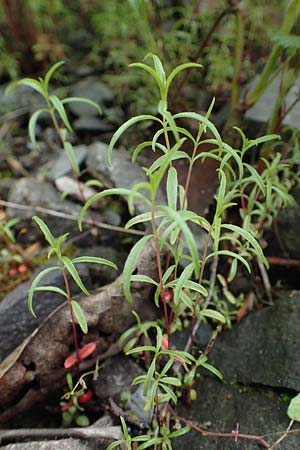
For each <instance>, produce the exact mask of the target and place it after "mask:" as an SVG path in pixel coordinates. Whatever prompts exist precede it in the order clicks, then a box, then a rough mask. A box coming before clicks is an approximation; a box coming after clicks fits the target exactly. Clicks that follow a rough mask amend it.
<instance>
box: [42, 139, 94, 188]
mask: <svg viewBox="0 0 300 450" xmlns="http://www.w3.org/2000/svg"><path fill="white" fill-rule="evenodd" d="M73 150H74V153H75V157H76V160H77V162H78V165H79V166H80V165H81V164H82V163H83V162H84V160H85V158H86V156H87V147H86V146H85V145H78V146H74V147H73ZM71 173H72V169H71V164H70V161H69V160H68V158H67V155H66V153H65V152H64V151H63V150H62V152H61V154H60V156H59V158H58V159H55V162H54V164H53V166H52V167H51V169H50V170H49V172H48V174H47V177H48V179H49V180H51V181H53V180H56V179H57V178H60V177H62V176H64V175H69V174H71Z"/></svg>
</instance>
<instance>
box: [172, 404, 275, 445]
mask: <svg viewBox="0 0 300 450" xmlns="http://www.w3.org/2000/svg"><path fill="white" fill-rule="evenodd" d="M168 408H169V410H170V411H171V413H172V414H173V415H174V416H175V417H176V419H178V420H179V421H180V422H183V423H185V424H186V425H189V426H190V427H191V428H193V429H194V430H196V431H198V432H199V433H201V434H202V435H203V436H215V437H223V438H226V437H228V438H233V439H235V440H237V439H238V438H241V439H247V440H251V441H257V442H258V443H259V444H261V445H262V446H263V447H265V448H270V444H268V442H267V441H265V439H264V438H263V437H262V436H256V435H252V434H244V433H240V432H239V431H238V430H234V431H232V432H231V433H221V432H217V431H207V430H206V429H205V428H202V427H200V426H199V425H197V424H195V423H194V422H192V421H191V420H187V419H185V418H184V417H181V416H179V415H178V414H177V413H176V411H174V409H173V408H172V407H171V406H170V405H168Z"/></svg>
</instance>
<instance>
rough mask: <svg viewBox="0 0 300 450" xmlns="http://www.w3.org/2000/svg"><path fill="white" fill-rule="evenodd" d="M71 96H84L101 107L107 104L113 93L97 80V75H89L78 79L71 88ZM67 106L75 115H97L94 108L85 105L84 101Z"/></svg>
mask: <svg viewBox="0 0 300 450" xmlns="http://www.w3.org/2000/svg"><path fill="white" fill-rule="evenodd" d="M71 96H72V97H84V98H87V99H90V100H93V102H95V103H97V104H98V105H99V106H100V107H101V108H102V107H103V106H105V105H107V104H109V103H110V102H111V101H112V100H113V93H112V91H111V90H110V88H109V87H108V86H107V85H106V84H104V83H103V82H102V81H99V79H98V78H97V77H89V78H86V79H85V80H81V81H79V82H78V83H77V84H75V85H74V86H73V87H72V89H71ZM68 108H69V109H70V110H71V111H72V113H73V114H75V115H76V116H78V117H80V116H91V117H93V116H98V114H99V113H98V111H97V109H96V108H94V107H92V106H90V105H87V104H86V103H81V102H78V103H77V102H76V103H75V102H74V103H69V104H68Z"/></svg>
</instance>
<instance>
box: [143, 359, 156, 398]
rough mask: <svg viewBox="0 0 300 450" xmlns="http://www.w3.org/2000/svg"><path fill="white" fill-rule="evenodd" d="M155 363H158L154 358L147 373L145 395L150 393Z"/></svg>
mask: <svg viewBox="0 0 300 450" xmlns="http://www.w3.org/2000/svg"><path fill="white" fill-rule="evenodd" d="M155 363H156V359H155V358H154V359H153V360H152V363H151V364H150V367H149V369H148V371H147V374H146V378H145V383H144V389H143V394H144V396H145V397H146V396H147V394H148V389H149V386H150V383H151V381H152V379H153V374H154V371H155Z"/></svg>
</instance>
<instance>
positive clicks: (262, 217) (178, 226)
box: [79, 54, 291, 449]
mask: <svg viewBox="0 0 300 450" xmlns="http://www.w3.org/2000/svg"><path fill="white" fill-rule="evenodd" d="M147 58H148V59H149V58H150V59H151V60H152V62H153V66H154V67H152V66H151V65H147V64H145V63H135V64H132V65H131V66H133V67H136V68H140V69H142V70H145V71H146V72H148V73H149V74H150V75H151V77H152V78H153V79H154V81H155V82H156V84H157V87H158V89H159V93H160V100H159V103H158V115H157V116H154V115H150V114H145V115H139V116H136V117H132V118H131V119H129V120H128V121H127V122H125V123H124V124H123V125H122V126H121V127H120V128H119V129H118V130H117V131H116V132H115V134H114V135H113V137H112V140H111V142H110V145H109V148H108V154H107V159H108V162H109V163H110V161H111V158H112V153H113V149H114V146H115V144H116V142H117V141H118V139H119V138H120V137H121V136H122V134H123V133H124V132H125V131H126V130H127V129H128V128H129V127H131V126H133V125H135V124H137V123H138V122H143V121H152V122H155V123H156V125H158V127H159V129H158V131H156V132H155V134H154V135H153V138H152V140H149V141H146V142H142V143H140V144H138V145H137V147H136V148H135V150H134V152H133V155H132V160H133V162H134V161H135V160H136V158H137V157H138V155H139V154H140V152H141V151H142V150H144V149H146V148H147V149H149V150H151V149H152V150H153V151H157V152H160V156H158V157H157V159H156V160H155V161H154V162H153V164H152V165H151V166H150V167H149V168H146V169H145V172H146V175H147V181H145V182H141V183H138V184H136V185H135V186H134V187H133V188H132V189H131V190H128V189H118V188H112V189H107V190H104V191H103V192H100V193H99V194H96V195H95V196H94V197H93V198H91V199H90V200H88V201H87V203H86V204H85V206H84V207H83V209H82V211H81V213H80V216H79V227H80V228H81V223H82V220H83V217H84V214H85V212H86V211H87V209H88V208H89V207H90V206H91V205H92V204H93V203H94V202H95V201H97V200H99V199H100V198H102V197H105V196H109V195H122V196H127V197H128V205H129V210H130V212H131V214H132V215H133V217H132V219H130V220H129V222H128V223H127V224H126V226H125V227H126V228H130V227H133V226H135V225H137V224H141V223H145V222H150V225H151V232H149V234H147V235H145V236H144V237H142V238H141V239H140V240H139V241H138V242H137V243H136V244H135V245H134V246H133V248H132V250H131V251H130V253H129V255H128V258H127V261H126V263H125V267H124V272H123V286H124V293H125V296H126V298H127V300H128V301H129V302H130V301H131V300H132V296H131V283H132V282H134V281H138V282H144V283H150V284H152V285H153V286H154V287H155V296H154V301H155V304H156V306H157V307H162V310H163V319H162V320H161V321H160V322H159V324H153V322H151V323H149V324H148V325H149V326H147V325H146V324H141V322H140V320H139V318H138V317H137V325H136V326H135V327H133V328H132V329H131V330H130V331H133V332H136V333H137V339H136V338H134V337H133V338H132V339H131V340H130V341H129V343H127V344H126V352H127V354H133V353H140V352H147V353H148V354H150V355H151V354H152V355H153V356H152V357H151V359H150V361H149V360H148V369H147V374H146V375H143V376H139V377H137V378H136V379H135V380H134V381H133V384H139V383H143V386H144V388H143V393H144V395H145V396H146V401H145V408H146V409H150V410H151V409H153V410H154V411H155V413H156V415H157V418H158V428H157V429H156V430H154V436H155V439H158V437H159V436H160V437H161V436H162V432H163V429H164V427H165V423H164V418H165V412H166V411H167V410H168V404H169V403H176V401H177V397H178V395H180V394H179V390H180V389H181V388H186V389H188V390H190V394H192V395H190V398H194V397H195V392H193V391H192V390H191V387H192V385H193V382H194V377H195V375H196V370H197V369H198V368H199V367H201V366H202V367H204V368H206V369H207V370H209V371H211V372H213V373H214V374H215V375H217V376H219V377H220V378H222V375H221V374H220V373H219V371H218V370H217V369H216V368H215V367H213V366H211V365H210V364H208V363H207V353H208V352H209V349H210V348H211V345H212V344H213V340H214V339H215V337H216V335H217V332H218V328H219V326H218V327H217V331H216V333H215V335H214V336H213V338H212V341H211V343H210V344H209V345H208V348H207V349H206V351H205V352H204V353H202V354H200V356H198V357H196V356H194V355H193V354H192V353H193V339H194V334H195V331H196V329H197V327H198V326H199V323H201V321H202V320H203V319H207V318H209V319H211V320H213V321H215V322H218V323H220V324H224V323H225V318H224V316H223V315H222V314H221V313H220V312H219V311H217V310H216V309H214V308H212V307H210V304H211V298H212V295H211V293H210V288H209V291H208V290H207V289H206V287H205V285H206V283H205V281H206V280H205V279H204V276H205V274H204V270H205V267H206V266H207V264H208V262H209V261H211V260H213V261H214V263H216V264H217V263H218V259H219V257H225V258H227V260H228V261H230V262H231V267H230V271H229V275H228V280H227V281H231V280H232V279H233V278H234V277H235V275H236V273H237V269H238V264H241V265H243V266H244V267H245V268H246V269H247V270H248V271H249V272H250V261H251V260H252V259H253V258H254V257H255V258H258V259H259V260H260V262H261V264H264V265H265V266H266V267H268V262H267V260H266V258H265V256H264V254H263V251H262V248H261V246H260V244H259V241H258V239H259V238H260V237H261V235H262V232H263V229H264V227H265V223H266V222H269V221H271V219H272V217H273V216H274V215H275V214H276V213H277V212H278V211H279V210H280V208H281V207H282V206H284V205H286V204H288V203H289V202H290V201H291V197H290V196H289V194H288V189H287V188H286V187H284V186H282V185H281V183H280V173H281V171H282V169H283V168H284V166H283V165H282V164H281V163H280V161H279V159H280V158H279V156H276V157H275V159H274V160H273V161H272V162H268V161H266V160H263V163H264V165H265V168H264V169H263V170H262V171H261V172H259V171H258V170H257V169H255V168H254V167H252V166H251V165H250V164H248V163H247V162H245V161H244V157H245V154H246V152H248V151H249V150H250V149H251V148H252V149H253V148H255V147H257V146H258V145H260V144H262V143H265V142H268V141H269V140H272V139H276V138H278V136H277V135H269V136H264V137H261V138H258V139H256V140H251V141H248V140H247V139H246V137H245V136H244V134H243V133H242V132H241V130H239V129H237V131H238V132H239V133H240V135H241V138H242V147H241V149H233V148H232V147H231V146H229V145H228V144H226V143H224V142H223V141H222V139H221V136H220V134H219V132H218V130H217V129H216V127H215V126H214V124H213V123H212V122H211V121H210V119H209V117H210V113H211V110H212V108H213V102H212V104H211V106H210V108H209V110H208V112H207V114H206V115H205V116H203V115H201V114H198V113H196V112H181V113H177V114H172V113H171V112H170V111H169V110H168V103H167V96H168V89H169V86H170V84H171V82H172V80H173V79H174V77H175V76H176V75H177V74H178V73H179V72H181V71H182V70H184V69H188V68H192V67H193V68H196V67H200V66H199V65H198V64H194V63H186V64H182V65H180V66H178V67H177V68H175V69H174V70H173V71H172V72H171V73H170V75H169V76H168V77H167V76H166V74H165V71H164V68H163V66H162V63H161V61H160V60H159V58H158V57H157V56H156V55H153V54H149V55H148V56H147ZM189 120H190V121H196V122H198V131H197V133H196V134H193V133H192V132H191V131H190V130H189V129H188V128H187V126H182V125H181V123H182V122H183V121H184V123H187V122H188V121H189ZM179 122H180V124H179ZM209 135H210V136H212V137H210V136H209ZM185 141H188V142H189V144H190V147H192V149H193V151H192V153H191V155H189V154H187V153H186V152H185V151H183V149H182V146H183V143H184V142H185ZM205 144H209V145H210V146H211V147H212V150H211V151H209V152H207V151H204V152H202V151H201V150H202V147H201V146H203V145H205ZM208 157H209V158H214V159H215V160H217V161H219V168H218V169H217V173H218V178H219V188H218V191H217V193H216V195H215V213H214V216H213V219H212V221H211V222H209V221H208V220H207V219H206V218H205V217H202V216H200V215H198V214H196V213H195V212H194V211H191V210H189V209H188V192H189V187H190V179H191V173H192V171H193V167H194V164H195V162H196V161H197V160H198V159H202V160H203V159H205V158H208ZM178 159H187V160H188V164H189V170H188V173H187V177H186V180H185V183H184V184H183V185H179V183H178V175H177V170H176V168H175V167H174V165H173V161H175V160H178ZM164 177H165V178H166V194H167V203H166V204H161V203H159V202H158V201H157V193H158V189H159V187H160V186H161V184H162V181H163V178H164ZM136 199H138V200H142V201H143V202H144V203H145V204H146V205H147V207H148V209H149V211H148V212H145V213H142V214H138V215H136V216H134V201H135V200H136ZM236 205H239V206H240V223H238V224H233V223H228V222H226V220H227V218H228V211H229V210H230V208H231V207H232V206H236ZM191 224H193V226H194V227H195V226H196V227H199V228H200V229H201V230H202V231H203V232H206V235H207V238H206V243H205V246H204V249H203V251H202V254H199V252H198V248H197V242H196V239H195V236H194V234H193V232H192V231H191V228H190V225H191ZM151 239H152V240H154V242H155V247H156V259H157V271H158V282H156V281H155V280H153V279H152V278H150V277H148V276H145V275H135V274H134V270H135V265H136V261H137V259H138V256H139V254H140V252H141V250H142V249H143V248H144V246H145V245H146V243H147V242H148V241H150V240H151ZM166 252H167V254H168V257H167V262H165V258H164V257H163V255H164V254H165V253H166ZM216 271H217V269H216ZM213 283H214V282H212V284H213ZM183 318H184V319H185V320H186V319H187V318H188V319H189V320H190V322H191V333H190V339H189V345H188V346H187V347H186V350H189V351H178V350H176V349H172V333H173V332H174V331H175V330H176V329H177V328H178V324H180V322H181V321H182V319H183ZM150 329H153V330H154V332H155V334H156V339H157V340H156V345H149V344H147V345H141V346H138V347H135V345H136V344H137V342H138V340H139V337H144V338H145V337H146V339H147V340H148V339H149V336H148V332H149V331H150ZM129 337H130V332H129V331H128V332H126V334H125V335H123V337H122V338H121V341H122V342H125V341H126V339H128V338H129ZM178 366H180V367H181V368H182V370H183V371H184V375H182V370H178ZM161 404H163V411H162V409H161ZM153 444H155V443H154V442H152V440H151V444H150V441H149V442H145V443H143V444H142V445H141V446H140V447H139V448H141V449H142V448H146V447H148V446H150V445H153ZM166 448H171V444H170V445H169V444H168V446H167V447H166Z"/></svg>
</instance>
